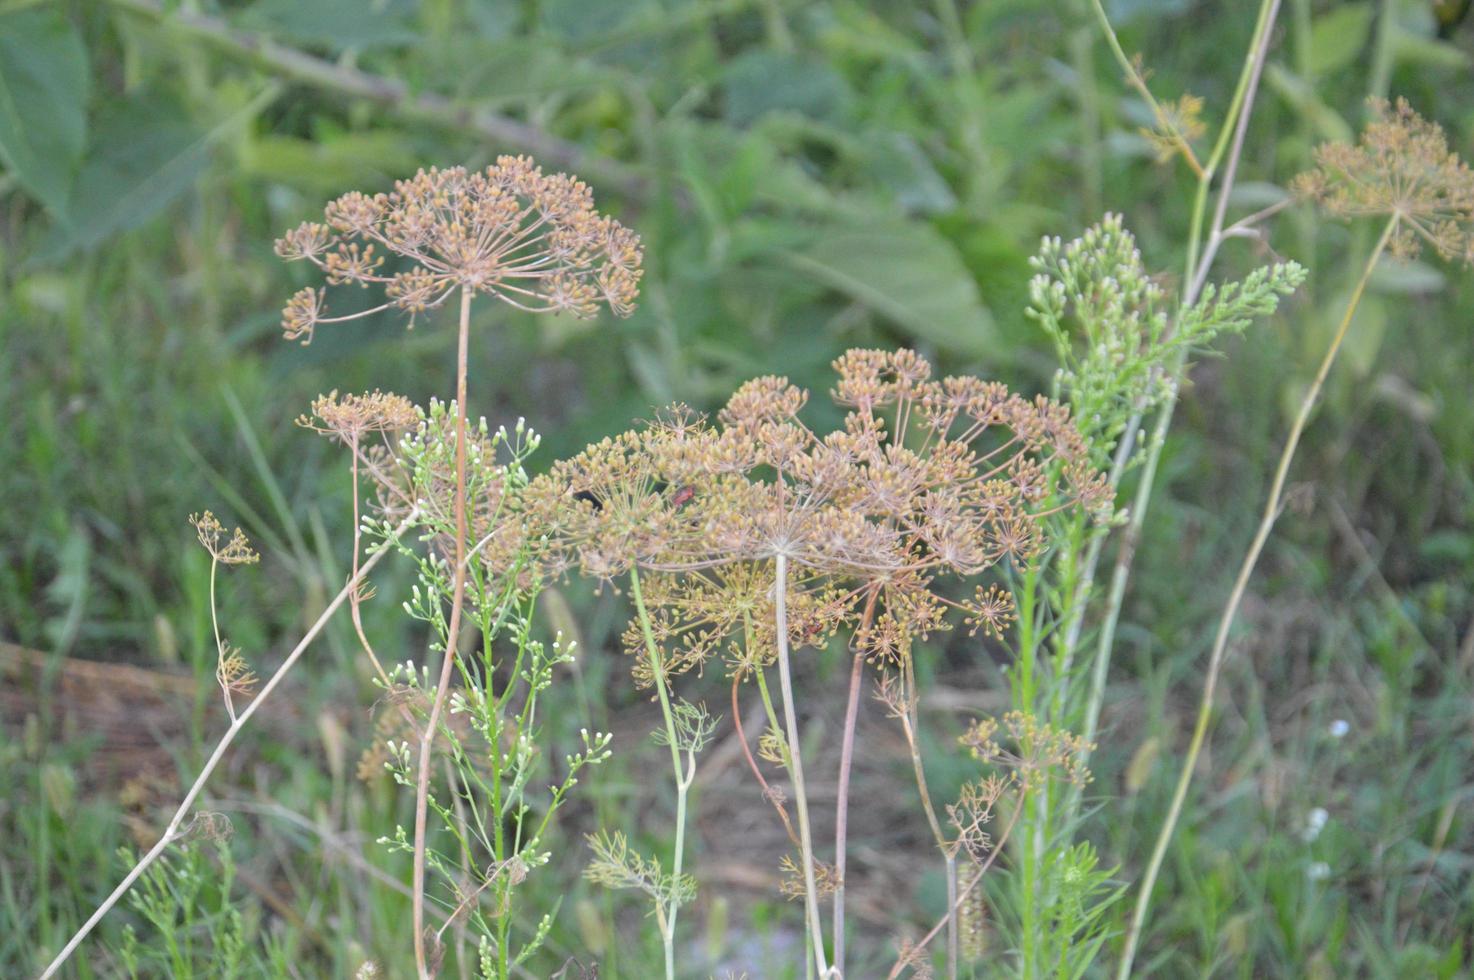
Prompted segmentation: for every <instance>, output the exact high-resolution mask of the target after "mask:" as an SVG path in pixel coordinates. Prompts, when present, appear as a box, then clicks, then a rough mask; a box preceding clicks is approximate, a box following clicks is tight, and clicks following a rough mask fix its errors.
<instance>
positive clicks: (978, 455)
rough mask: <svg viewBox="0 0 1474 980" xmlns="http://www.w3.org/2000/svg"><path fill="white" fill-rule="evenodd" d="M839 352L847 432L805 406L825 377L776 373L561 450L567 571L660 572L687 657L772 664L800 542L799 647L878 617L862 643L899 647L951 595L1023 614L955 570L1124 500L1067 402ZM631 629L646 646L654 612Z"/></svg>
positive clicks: (1002, 612)
mask: <svg viewBox="0 0 1474 980" xmlns="http://www.w3.org/2000/svg"><path fill="white" fill-rule="evenodd" d="M834 367H835V370H836V372H837V373H838V375H839V379H838V383H837V385H836V387H835V389H834V391H833V397H834V400H835V401H836V402H837V403H838V404H840V405H842V406H845V407H847V408H848V409H849V412H848V414H847V415H846V417H845V420H844V424H843V426H842V427H841V428H840V429H838V430H836V431H834V432H831V433H828V434H825V435H820V434H818V433H816V432H814V431H813V430H812V429H810V428H809V427H808V426H807V425H806V424H805V423H804V422H803V421H802V420H801V418H800V413H801V410H802V409H803V407H804V405H805V403H806V402H807V400H808V393H807V392H805V391H803V390H801V389H799V388H796V387H795V386H793V385H791V384H789V382H788V381H787V380H785V379H783V378H777V377H765V378H758V379H756V380H754V381H750V382H748V383H747V384H745V385H743V386H742V387H741V388H740V389H738V391H737V392H736V394H734V395H733V396H732V398H731V400H730V401H729V402H728V403H727V405H726V407H725V408H724V409H723V410H722V411H721V412H720V413H719V415H718V417H717V420H716V423H715V424H712V423H710V422H708V421H707V420H706V419H704V418H700V417H697V416H694V415H692V414H690V413H689V412H685V411H680V410H678V411H674V412H672V413H670V414H668V415H667V416H666V417H663V418H661V419H657V420H656V421H655V422H654V423H652V424H650V425H648V426H646V427H644V428H642V429H639V430H636V431H632V432H626V433H624V434H622V435H620V436H617V437H615V438H611V439H606V440H604V441H602V442H600V443H597V444H595V445H593V446H590V447H589V448H588V449H587V450H585V451H584V452H583V453H581V454H580V455H579V456H577V457H574V458H573V459H570V460H567V461H564V462H560V463H558V464H556V465H555V466H554V467H553V469H552V471H551V472H550V473H548V474H547V475H546V476H544V477H541V478H539V479H537V480H534V481H533V483H532V485H531V486H530V487H529V489H528V492H527V494H526V497H525V500H524V506H525V508H526V511H525V512H526V516H527V518H528V521H529V524H530V526H533V527H537V528H539V529H541V534H540V536H541V537H542V538H543V540H544V542H545V545H544V548H543V552H542V555H541V558H542V560H543V561H544V562H545V564H546V566H547V567H548V569H549V570H550V571H551V572H552V573H554V574H557V573H561V572H563V571H565V570H567V569H569V568H571V567H573V566H575V565H576V566H578V567H579V568H580V569H581V570H582V571H584V572H585V573H587V574H590V575H593V576H596V577H599V578H602V579H613V578H616V577H618V576H621V575H623V574H624V573H626V572H628V571H629V570H630V569H632V568H634V569H638V570H640V571H641V573H642V580H643V582H644V583H645V592H646V595H647V598H648V599H649V602H648V605H649V606H650V607H651V619H652V621H653V622H652V625H653V628H654V632H655V635H656V639H657V640H658V641H659V642H660V643H661V644H662V645H663V646H664V647H665V648H666V650H667V655H666V657H665V658H664V667H665V669H666V670H668V671H670V672H672V673H675V672H679V671H682V670H686V669H690V668H693V667H699V665H700V664H702V663H703V662H704V661H705V660H706V659H707V658H708V657H709V656H710V654H711V653H712V652H713V651H715V650H717V649H719V648H721V647H723V645H725V644H728V643H729V641H730V645H728V646H727V650H728V653H729V664H730V665H731V667H732V668H733V669H734V670H735V671H736V672H738V673H739V674H743V673H747V672H750V671H751V670H752V669H753V668H755V667H759V666H762V665H763V664H765V663H767V662H770V659H771V656H772V650H773V647H774V643H773V639H774V633H773V629H774V627H773V623H774V616H773V610H774V598H773V596H774V586H775V571H774V565H775V559H777V558H779V557H780V556H781V557H783V558H784V559H786V562H787V567H788V570H789V571H788V575H787V577H786V580H785V585H786V589H785V592H786V597H785V598H786V605H787V612H788V625H789V639H790V642H791V643H792V644H793V645H794V646H796V647H798V646H805V645H816V646H817V645H823V644H824V643H826V642H827V641H828V639H829V637H830V636H832V635H833V634H834V633H835V632H836V631H837V630H840V629H842V628H843V627H845V626H846V625H855V624H858V625H856V630H857V635H856V636H855V643H856V645H857V647H858V648H859V649H860V650H862V651H863V652H864V653H865V654H866V655H867V656H868V657H870V658H871V659H872V660H875V661H883V662H888V663H895V662H898V661H900V660H902V659H903V658H905V657H906V656H907V655H908V654H909V651H910V645H911V643H912V642H913V640H914V639H916V638H918V637H924V636H926V635H927V634H928V633H930V632H932V631H934V630H938V629H945V628H947V623H946V618H947V611H948V609H949V608H953V609H957V610H960V611H961V612H962V613H963V615H964V616H965V617H966V618H967V620H968V622H969V623H970V624H971V625H972V626H973V628H974V629H977V628H982V629H984V630H987V631H993V632H997V631H1001V630H1002V629H1004V628H1005V627H1006V626H1007V624H1008V622H1009V621H1010V620H1011V618H1012V616H1013V609H1012V601H1011V598H1010V597H1008V596H1007V593H1006V592H1004V591H1002V590H1001V589H998V588H996V587H994V588H992V589H988V590H981V589H980V590H979V591H978V593H977V596H976V598H975V599H973V600H962V601H959V600H954V599H951V598H947V597H945V596H944V595H943V594H941V592H940V591H939V590H938V589H937V588H936V583H937V580H938V579H939V578H940V577H942V576H945V575H956V576H971V575H976V574H978V573H981V572H984V571H986V570H987V569H988V568H990V567H992V566H993V565H995V564H997V563H999V562H1001V561H1005V560H1008V561H1014V562H1027V561H1029V560H1030V559H1032V558H1034V557H1035V556H1036V555H1037V554H1038V553H1039V551H1040V549H1041V548H1042V546H1043V532H1042V530H1041V522H1042V518H1043V517H1045V516H1046V515H1047V514H1049V513H1052V512H1054V511H1056V510H1058V509H1061V508H1064V507H1071V506H1085V507H1087V508H1089V509H1092V510H1094V509H1098V508H1099V507H1100V506H1101V505H1102V504H1103V503H1105V500H1106V494H1107V493H1108V489H1107V487H1106V485H1105V483H1104V481H1103V480H1102V479H1101V477H1100V476H1099V474H1098V473H1096V472H1095V471H1094V470H1092V469H1091V467H1090V465H1089V463H1088V456H1087V453H1086V447H1085V444H1084V442H1083V440H1082V439H1081V437H1080V435H1079V432H1078V430H1077V429H1076V428H1075V426H1074V424H1073V423H1072V422H1071V420H1070V418H1069V414H1068V411H1067V409H1065V408H1063V407H1062V406H1060V405H1058V404H1056V403H1054V402H1051V401H1049V400H1047V399H1042V398H1041V399H1036V400H1032V401H1031V400H1028V399H1025V398H1021V397H1019V396H1017V395H1011V394H1009V392H1008V391H1007V389H1006V388H1005V387H1004V386H1002V385H998V384H991V383H987V382H983V381H979V380H977V379H974V378H946V379H943V380H933V379H932V378H931V366H930V365H929V364H927V362H926V361H925V360H924V359H922V358H921V357H919V356H918V355H916V354H915V353H913V352H911V351H905V350H902V351H896V352H885V351H873V350H854V351H850V352H849V353H847V354H845V355H844V356H842V357H841V358H839V359H838V360H837V361H836V362H835V365H834ZM628 639H629V641H630V645H631V647H632V648H635V649H639V648H640V645H641V640H642V637H641V634H640V633H639V631H638V630H632V632H631V633H630V634H629V635H628ZM639 662H640V663H642V664H644V666H643V667H640V668H637V673H642V672H647V671H648V669H649V667H648V663H646V662H645V661H643V660H641V661H639ZM641 679H642V680H644V681H647V682H648V681H649V679H650V678H649V677H648V676H642V678H641Z"/></svg>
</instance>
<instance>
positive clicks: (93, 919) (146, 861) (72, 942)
mask: <svg viewBox="0 0 1474 980" xmlns="http://www.w3.org/2000/svg"><path fill="white" fill-rule="evenodd" d="M419 517H420V514H419V511H418V510H417V509H416V510H411V511H410V514H409V516H408V517H406V518H405V519H404V520H403V521H402V522H401V523H400V525H399V527H397V528H396V529H395V530H394V533H393V534H392V535H391V536H390V537H389V539H388V540H387V541H385V542H384V544H383V545H381V546H380V547H379V549H378V550H377V551H375V552H374V553H373V554H371V555H369V557H368V560H367V561H365V562H364V563H363V567H362V568H360V569H359V570H358V574H357V575H355V576H354V577H352V578H350V579H349V580H348V584H346V585H344V586H343V588H342V589H340V590H339V591H338V594H337V595H336V596H334V597H333V600H332V601H331V602H329V603H328V604H327V608H325V609H324V610H323V611H322V614H321V615H320V616H318V617H317V620H316V621H315V622H314V623H313V624H312V625H311V626H310V627H309V628H308V630H307V632H306V633H304V634H303V635H302V639H301V640H299V641H298V642H297V645H296V646H295V647H293V648H292V652H291V653H289V654H287V659H285V660H283V661H282V664H281V666H280V667H278V668H277V669H276V672H275V673H273V674H272V675H271V679H270V680H268V681H267V682H266V683H265V684H264V685H262V687H261V693H260V694H257V695H256V697H255V698H253V699H252V700H251V703H250V704H248V705H246V706H245V708H244V709H242V710H241V713H240V715H239V717H237V718H236V719H235V720H234V721H232V722H231V724H230V727H229V728H227V729H226V730H225V734H224V735H222V736H220V741H219V742H218V743H217V744H216V746H215V751H214V752H212V753H210V758H209V759H208V760H206V762H205V766H204V768H203V769H201V770H200V774H199V775H198V776H196V777H195V781H194V784H193V785H191V786H190V788H189V791H188V792H187V793H185V794H184V800H183V801H182V802H181V803H180V804H179V809H177V810H175V811H174V816H173V817H172V818H170V820H169V823H168V825H167V826H166V827H165V828H164V833H163V834H162V835H161V836H160V837H159V840H158V842H157V843H156V844H154V846H153V847H151V848H149V851H148V853H147V854H145V855H144V856H143V857H141V858H139V859H138V863H137V864H135V865H133V868H132V870H130V871H129V872H128V874H127V875H126V876H124V878H123V880H122V881H121V882H119V883H118V887H117V888H114V889H113V892H112V894H111V895H109V896H108V897H107V898H106V899H104V900H103V903H102V904H101V905H99V906H98V907H97V910H96V911H95V912H93V913H92V915H91V916H89V917H88V919H87V921H86V922H84V923H83V924H82V927H81V928H80V929H78V930H77V931H76V933H74V934H73V935H72V938H71V939H69V940H68V941H67V944H66V945H65V946H63V947H62V950H61V952H59V953H57V954H56V958H55V959H53V960H52V961H51V964H50V965H49V966H47V967H46V970H45V972H44V973H42V974H41V980H50V978H51V977H54V976H56V973H57V971H58V970H60V969H61V967H62V964H64V963H66V961H67V960H68V959H69V958H71V955H72V954H73V953H74V952H76V950H77V947H78V946H80V945H82V940H84V939H86V938H87V935H88V934H89V933H90V932H92V930H93V929H94V928H96V927H97V924H98V923H99V922H101V921H102V917H103V916H105V915H107V913H108V911H109V910H110V909H111V908H112V907H113V906H114V905H116V904H118V901H119V900H120V899H122V897H123V896H124V895H126V894H127V893H128V889H129V888H131V887H133V883H134V882H135V881H137V880H138V878H139V877H140V876H141V875H142V874H143V873H144V872H145V871H147V870H148V869H149V866H150V865H152V864H153V863H154V862H155V861H157V860H158V859H159V857H160V856H161V855H162V854H163V853H164V851H165V850H166V849H167V848H168V847H169V845H170V844H173V843H174V842H175V841H177V840H178V839H179V838H180V837H182V836H183V835H184V834H185V833H186V832H187V831H181V830H180V829H179V827H180V824H182V823H183V822H184V818H185V815H186V814H188V813H189V808H190V807H192V806H193V805H194V801H195V800H196V799H197V798H198V797H199V795H200V793H201V792H202V791H203V790H204V788H205V783H207V782H209V780H210V776H211V775H213V774H214V772H215V767H216V766H218V765H219V764H220V760H221V759H223V758H225V750H226V749H228V748H230V744H231V743H232V742H234V741H235V737H236V736H237V735H239V734H240V731H241V729H242V728H244V727H246V722H248V721H250V720H251V716H252V715H254V714H255V713H256V709H257V708H260V707H261V705H263V704H265V703H266V699H267V698H268V697H270V696H271V692H272V691H274V690H276V687H277V685H278V684H280V683H281V681H282V678H283V677H285V676H286V675H287V671H289V670H291V669H292V667H293V666H294V665H295V664H296V663H297V661H298V659H300V658H301V656H302V654H303V653H304V652H305V651H306V650H307V648H308V647H309V646H311V644H312V641H313V640H315V639H317V635H318V634H319V633H321V632H322V628H323V627H324V626H326V625H327V622H328V620H329V619H331V618H332V616H333V613H335V612H337V611H338V607H339V606H341V605H343V603H344V602H345V601H346V600H347V599H348V597H349V596H350V595H351V594H352V593H353V590H354V589H357V588H358V587H359V586H360V585H361V584H362V582H363V579H364V576H366V575H368V573H369V571H370V570H371V569H372V568H373V567H374V566H375V565H377V564H378V563H379V560H380V559H381V558H383V557H384V555H385V554H386V553H387V552H388V551H389V546H390V544H391V543H392V542H393V541H394V540H395V539H397V538H398V537H399V536H400V535H401V534H403V533H404V532H405V531H406V530H408V529H409V527H410V525H412V524H413V523H414V522H415V521H417V520H419Z"/></svg>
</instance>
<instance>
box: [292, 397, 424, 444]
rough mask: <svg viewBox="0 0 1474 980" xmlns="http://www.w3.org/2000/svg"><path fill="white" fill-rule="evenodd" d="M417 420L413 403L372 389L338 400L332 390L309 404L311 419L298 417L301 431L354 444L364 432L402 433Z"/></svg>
mask: <svg viewBox="0 0 1474 980" xmlns="http://www.w3.org/2000/svg"><path fill="white" fill-rule="evenodd" d="M419 420H420V416H419V412H418V411H417V410H416V409H415V406H414V403H413V402H411V401H410V400H409V399H408V398H405V397H404V396H403V395H396V394H393V393H392V392H388V393H386V392H382V391H379V390H378V389H374V390H373V391H371V392H367V393H365V394H362V395H342V396H339V395H338V392H337V390H336V389H334V390H333V391H332V392H330V393H328V394H326V395H319V396H318V397H317V398H316V399H315V400H314V401H313V402H312V415H311V416H307V415H300V416H298V417H297V424H298V425H300V426H301V427H302V428H304V429H311V430H312V431H314V432H321V433H323V434H325V435H332V436H335V437H337V438H339V439H341V440H343V441H344V442H348V443H353V442H357V441H358V439H359V438H361V437H362V436H363V435H364V433H367V432H403V431H404V430H405V429H409V428H413V427H414V426H415V425H416V424H417V423H418V422H419Z"/></svg>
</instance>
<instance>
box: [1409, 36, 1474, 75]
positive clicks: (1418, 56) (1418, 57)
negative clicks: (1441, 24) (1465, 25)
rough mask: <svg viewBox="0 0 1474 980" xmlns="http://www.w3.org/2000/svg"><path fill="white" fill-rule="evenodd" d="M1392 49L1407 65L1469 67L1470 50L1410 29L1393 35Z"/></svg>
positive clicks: (1456, 68) (1449, 67)
mask: <svg viewBox="0 0 1474 980" xmlns="http://www.w3.org/2000/svg"><path fill="white" fill-rule="evenodd" d="M1392 50H1393V53H1394V54H1395V55H1396V57H1397V60H1398V61H1399V62H1401V63H1403V64H1406V65H1426V66H1427V67H1429V68H1447V69H1451V70H1455V71H1457V70H1459V69H1466V70H1467V69H1468V68H1469V64H1470V61H1471V58H1470V55H1469V52H1468V51H1466V50H1464V49H1463V48H1461V47H1459V46H1458V45H1455V44H1450V43H1449V42H1448V41H1440V40H1439V39H1438V38H1436V37H1424V36H1423V35H1421V34H1414V33H1413V32H1412V31H1409V30H1405V29H1404V30H1398V31H1397V32H1396V33H1394V34H1393V36H1392Z"/></svg>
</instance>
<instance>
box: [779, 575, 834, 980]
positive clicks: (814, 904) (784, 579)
mask: <svg viewBox="0 0 1474 980" xmlns="http://www.w3.org/2000/svg"><path fill="white" fill-rule="evenodd" d="M776 567H777V576H778V581H777V583H776V584H775V586H774V589H775V590H776V600H775V602H774V607H775V609H776V619H777V624H776V625H777V641H778V643H777V645H778V683H779V689H780V690H781V692H782V695H783V720H784V722H785V724H786V727H787V733H788V762H789V768H790V770H791V774H792V776H793V796H794V805H795V808H796V809H797V810H798V838H799V846H800V849H801V856H802V858H803V872H804V905H805V907H806V911H807V913H808V924H809V933H810V939H811V940H812V943H813V947H814V963H815V965H816V966H817V967H818V970H819V976H820V977H827V976H829V975H830V973H829V964H828V962H827V958H826V957H825V955H824V927H823V925H822V924H821V923H820V921H819V888H818V885H817V883H816V882H815V878H814V838H813V834H812V832H811V831H810V826H809V799H808V793H807V791H806V790H805V788H804V763H803V758H802V756H801V755H800V753H799V743H798V712H797V709H796V708H795V705H794V699H793V671H792V670H791V668H790V666H789V661H788V556H787V555H784V554H782V553H779V554H778V555H777V556H776Z"/></svg>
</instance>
